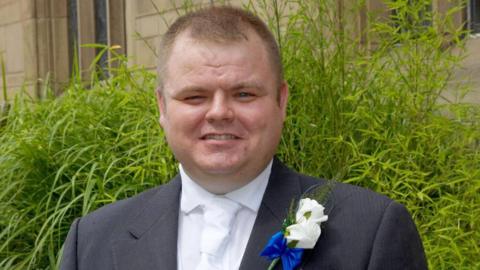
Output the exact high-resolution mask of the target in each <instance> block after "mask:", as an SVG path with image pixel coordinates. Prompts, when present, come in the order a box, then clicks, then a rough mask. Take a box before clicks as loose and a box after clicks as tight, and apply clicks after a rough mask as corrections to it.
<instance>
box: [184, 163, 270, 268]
mask: <svg viewBox="0 0 480 270" xmlns="http://www.w3.org/2000/svg"><path fill="white" fill-rule="evenodd" d="M271 168H272V161H270V163H269V164H268V165H267V167H266V168H265V169H264V170H263V171H262V172H261V173H260V174H259V175H258V176H257V177H256V178H255V179H254V180H252V181H251V182H250V183H248V184H247V185H245V186H243V187H241V188H239V189H237V190H234V191H232V192H229V193H227V194H225V195H222V196H224V197H226V198H228V199H230V200H233V201H235V202H237V203H239V204H240V206H241V207H240V210H239V211H238V213H237V216H236V217H235V219H234V221H233V228H232V229H231V235H230V239H229V240H228V246H227V247H226V250H225V256H224V258H223V263H222V264H223V266H224V267H223V269H225V270H237V269H238V268H239V267H240V263H241V262H242V257H243V253H244V252H245V248H246V247H247V243H248V239H249V238H250V233H251V232H252V229H253V224H254V223H255V219H256V217H257V213H258V209H259V208H260V203H261V202H262V198H263V194H264V193H265V189H266V188H267V184H268V178H269V177H270V172H271ZM180 176H181V179H182V191H181V199H180V213H179V223H178V226H179V227H178V245H177V264H178V269H179V270H191V269H195V267H196V266H197V264H198V263H199V262H200V240H201V239H200V238H201V235H202V229H203V205H205V202H206V201H208V200H210V199H211V198H212V197H214V196H218V195H215V194H212V193H210V192H208V191H207V190H205V189H203V188H202V187H201V186H200V185H198V184H197V183H196V182H195V181H193V180H192V179H191V178H190V177H189V176H188V175H187V173H186V172H185V171H184V170H183V168H182V166H181V165H180ZM259 256H260V255H259Z"/></svg>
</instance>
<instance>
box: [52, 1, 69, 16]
mask: <svg viewBox="0 0 480 270" xmlns="http://www.w3.org/2000/svg"><path fill="white" fill-rule="evenodd" d="M50 2H51V5H52V7H53V14H52V17H55V18H66V17H67V0H50Z"/></svg>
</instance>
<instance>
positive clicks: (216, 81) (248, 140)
mask: <svg viewBox="0 0 480 270" xmlns="http://www.w3.org/2000/svg"><path fill="white" fill-rule="evenodd" d="M164 78H165V80H164V88H163V92H162V94H158V95H157V98H158V105H159V109H160V124H161V126H162V127H163V129H164V132H165V135H166V138H167V141H168V144H169V146H170V147H171V149H172V151H173V153H174V154H175V157H176V158H177V159H178V160H179V161H180V163H181V164H182V166H183V167H184V169H185V170H186V171H187V173H188V174H189V175H190V176H191V177H192V178H193V179H195V180H197V181H198V182H199V183H200V184H201V185H203V186H204V187H205V188H207V190H210V191H212V192H216V193H224V192H228V191H230V190H231V189H235V188H238V187H240V186H243V185H244V184H246V183H248V182H249V181H250V180H252V179H253V178H254V177H256V176H257V175H258V174H259V173H260V172H261V171H262V170H263V169H264V167H265V166H266V165H267V163H268V162H269V161H270V159H271V158H272V157H273V155H274V153H275V151H276V148H277V145H278V143H279V140H280V136H281V131H282V126H283V121H284V119H285V110H286V104H287V96H288V89H287V85H286V84H285V83H283V84H282V85H281V86H280V89H278V83H277V81H276V77H275V75H274V73H273V71H272V68H271V66H270V62H269V59H268V54H267V52H266V50H265V48H264V44H263V43H262V42H261V40H260V38H259V37H258V36H257V35H256V34H253V33H252V32H249V34H248V40H242V41H238V42H230V43H214V42H209V41H198V40H194V39H192V38H190V37H189V35H188V34H187V33H182V34H180V35H179V36H178V37H177V39H176V41H175V44H174V45H173V48H172V51H171V55H170V58H169V60H168V63H167V65H166V71H165V76H164Z"/></svg>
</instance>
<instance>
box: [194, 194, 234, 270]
mask: <svg viewBox="0 0 480 270" xmlns="http://www.w3.org/2000/svg"><path fill="white" fill-rule="evenodd" d="M239 209H240V205H239V204H238V203H236V202H234V201H232V200H230V199H227V198H224V197H220V196H215V197H213V198H212V199H211V200H210V201H208V203H207V204H206V205H205V206H204V213H203V230H202V236H201V240H200V263H199V264H198V266H197V268H196V270H214V269H215V270H217V269H218V270H223V269H225V267H224V266H223V261H224V260H223V256H224V253H225V250H226V247H227V246H228V243H229V240H230V238H231V237H230V233H231V229H232V225H233V224H232V223H233V221H234V219H235V216H236V215H237V212H238V210H239Z"/></svg>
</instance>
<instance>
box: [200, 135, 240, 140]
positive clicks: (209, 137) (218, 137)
mask: <svg viewBox="0 0 480 270" xmlns="http://www.w3.org/2000/svg"><path fill="white" fill-rule="evenodd" d="M238 139H240V138H239V137H237V136H235V135H233V134H207V135H205V136H203V137H202V140H218V141H225V140H238Z"/></svg>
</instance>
